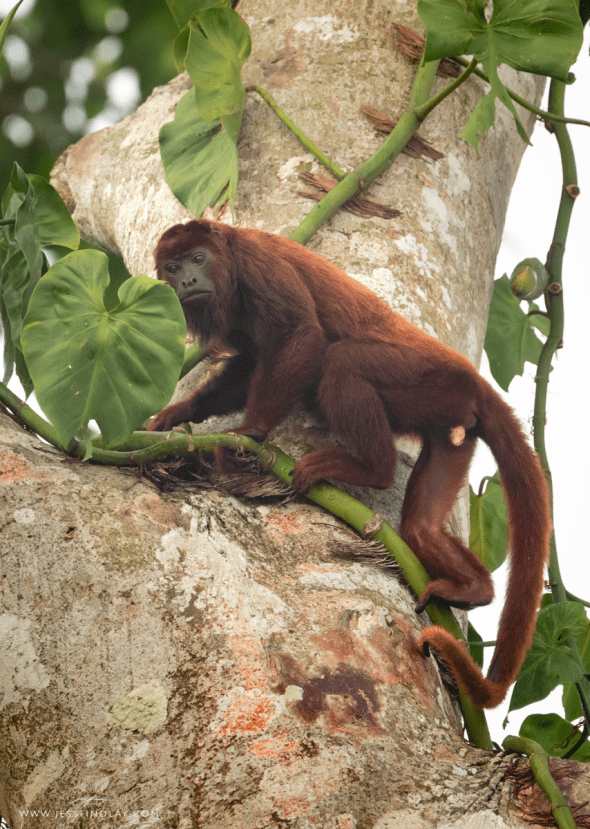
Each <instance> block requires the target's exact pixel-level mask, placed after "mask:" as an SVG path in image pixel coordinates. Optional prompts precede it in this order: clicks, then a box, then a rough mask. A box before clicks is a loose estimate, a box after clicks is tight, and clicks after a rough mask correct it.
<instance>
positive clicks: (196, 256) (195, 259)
mask: <svg viewBox="0 0 590 829" xmlns="http://www.w3.org/2000/svg"><path fill="white" fill-rule="evenodd" d="M204 261H205V254H204V253H202V252H200V253H193V255H192V256H191V262H192V263H193V265H202V264H203V262H204Z"/></svg>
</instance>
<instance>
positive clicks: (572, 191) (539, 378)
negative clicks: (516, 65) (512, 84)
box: [533, 79, 590, 728]
mask: <svg viewBox="0 0 590 829" xmlns="http://www.w3.org/2000/svg"><path fill="white" fill-rule="evenodd" d="M565 89H566V87H565V84H564V83H563V82H562V81H557V80H555V79H553V80H552V81H551V85H550V87H549V108H550V109H551V111H552V112H556V113H558V114H561V113H563V111H564V98H565ZM554 129H555V137H556V139H557V143H558V146H559V152H560V156H561V164H562V171H563V184H562V190H561V199H560V203H559V209H558V212H557V219H556V222H555V230H554V234H553V240H552V242H551V246H550V248H549V253H548V255H547V262H546V265H545V267H546V269H547V271H548V273H549V279H550V282H549V285H548V286H547V290H546V291H545V299H546V303H547V309H548V311H549V319H550V329H549V335H548V337H547V340H546V342H545V344H544V345H543V348H542V350H541V355H540V357H539V363H538V366H537V375H536V377H535V384H536V391H535V404H534V413H533V432H534V444H535V449H536V451H537V453H538V455H539V459H540V461H541V464H542V466H543V469H544V470H545V476H546V479H547V486H548V488H549V503H550V510H551V520H552V522H553V484H552V478H551V471H550V468H549V461H548V457H547V450H546V446H545V424H546V422H547V420H546V417H547V392H548V386H549V374H550V371H551V363H552V361H553V357H554V355H555V353H556V351H557V349H558V348H560V347H561V345H562V343H563V331H564V305H563V286H562V266H563V256H564V253H565V243H566V239H567V234H568V230H569V225H570V219H571V215H572V211H573V208H574V202H575V199H576V196H577V195H578V192H579V189H578V181H577V171H576V161H575V156H574V151H573V147H572V143H571V140H570V137H569V134H568V131H567V127H566V125H565V124H564V123H561V122H556V123H555V126H554ZM549 582H550V585H551V593H552V596H553V601H554V602H564V601H567V598H568V595H567V592H566V589H565V586H564V584H563V580H562V577H561V572H560V569H559V560H558V556H557V545H556V540H555V532H553V533H552V534H551V539H550V545H549ZM567 644H568V647H569V648H570V649H571V653H572V657H573V658H574V659H575V660H576V661H577V663H578V665H579V666H580V669H581V672H582V676H583V678H582V680H581V681H580V682H579V683H577V684H576V687H577V690H578V695H579V698H580V704H581V706H582V710H583V712H584V718H585V722H586V727H587V728H590V684H589V682H588V679H586V678H585V677H584V674H585V668H584V664H583V661H582V659H581V657H580V654H579V651H578V648H577V645H576V641H575V639H574V637H573V636H570V637H568V640H567Z"/></svg>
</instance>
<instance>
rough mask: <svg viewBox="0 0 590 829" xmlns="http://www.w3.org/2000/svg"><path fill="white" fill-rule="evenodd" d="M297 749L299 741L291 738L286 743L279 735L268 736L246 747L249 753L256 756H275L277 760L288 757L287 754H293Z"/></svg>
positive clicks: (283, 759)
mask: <svg viewBox="0 0 590 829" xmlns="http://www.w3.org/2000/svg"><path fill="white" fill-rule="evenodd" d="M298 750H299V743H298V742H297V740H291V742H290V743H286V742H285V741H284V740H283V739H282V738H280V737H269V738H268V739H266V740H257V742H255V743H254V744H253V745H251V746H250V748H249V749H248V751H249V753H250V754H254V755H255V756H256V757H275V758H276V759H277V760H278V761H279V762H281V761H283V762H284V761H285V760H286V759H288V755H291V754H294V753H295V752H297V751H298Z"/></svg>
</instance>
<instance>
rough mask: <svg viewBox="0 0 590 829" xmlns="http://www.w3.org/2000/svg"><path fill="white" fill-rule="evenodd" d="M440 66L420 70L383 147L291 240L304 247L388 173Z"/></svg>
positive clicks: (412, 130) (313, 211)
mask: <svg viewBox="0 0 590 829" xmlns="http://www.w3.org/2000/svg"><path fill="white" fill-rule="evenodd" d="M438 64H439V61H436V60H434V61H430V62H429V63H427V64H425V65H424V66H419V67H418V71H417V72H416V77H415V79H414V84H413V86H412V91H411V93H410V101H409V103H408V107H407V109H406V110H405V111H404V112H403V113H402V115H401V117H400V119H399V121H398V122H397V124H396V126H395V127H394V128H393V130H392V131H391V132H390V134H389V135H388V136H387V138H386V139H385V141H384V142H383V144H381V146H380V147H379V149H378V150H377V152H375V153H374V154H373V155H372V156H371V157H370V158H368V159H367V160H366V161H364V162H363V163H362V164H360V165H359V166H358V167H357V168H356V169H355V170H354V171H353V172H352V173H348V174H347V175H345V177H344V178H343V179H342V180H341V181H340V182H339V183H338V184H337V185H336V187H334V188H333V189H332V190H330V192H329V193H326V195H325V196H324V197H323V199H322V200H321V201H319V202H317V204H316V205H315V206H314V207H313V208H312V209H311V210H310V211H309V213H308V214H307V216H306V217H305V219H304V220H303V221H302V222H301V224H300V225H299V227H297V228H296V229H295V231H294V232H293V233H292V234H291V237H290V238H291V239H294V240H295V241H296V242H301V244H302V245H304V244H305V243H306V242H308V241H309V239H311V237H312V236H313V235H314V234H315V232H316V231H317V230H318V228H319V227H321V225H322V224H324V222H326V221H327V220H328V219H329V218H330V217H331V216H333V215H334V214H335V213H337V212H338V210H339V209H340V208H341V207H342V205H343V204H345V203H346V202H347V201H348V200H349V199H350V198H352V197H353V196H355V195H356V194H357V193H358V192H359V191H360V190H361V189H363V188H365V187H367V186H368V185H369V184H371V182H373V181H374V180H375V179H376V178H378V177H379V176H380V175H381V173H383V172H385V170H387V168H388V167H389V166H390V165H391V164H392V162H393V161H394V159H395V158H396V157H397V156H398V155H399V154H400V153H401V151H402V150H403V148H404V147H405V146H406V144H407V143H408V141H409V140H410V138H411V137H412V135H413V134H414V133H415V132H416V130H417V129H418V127H419V126H420V124H421V119H420V117H419V116H418V115H417V112H418V109H419V108H420V107H421V106H422V105H423V104H425V103H426V101H427V100H428V96H429V93H430V89H431V88H432V84H433V82H434V78H435V76H436V70H437V68H438Z"/></svg>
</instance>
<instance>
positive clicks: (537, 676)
mask: <svg viewBox="0 0 590 829" xmlns="http://www.w3.org/2000/svg"><path fill="white" fill-rule="evenodd" d="M587 628H588V619H587V618H586V614H585V613H584V608H583V606H582V605H581V604H579V603H578V602H561V603H560V604H554V605H550V606H549V607H544V608H543V609H542V610H541V612H540V613H539V617H538V619H537V627H536V630H535V635H534V636H533V643H532V645H531V649H530V651H529V652H528V654H527V655H526V659H525V661H524V664H523V666H522V668H521V669H520V673H519V675H518V680H517V682H516V685H515V686H514V691H513V692H512V697H511V699H510V708H509V711H515V710H516V709H517V708H523V707H524V706H525V705H530V704H531V703H532V702H538V700H541V699H545V697H546V696H547V695H548V694H550V693H551V691H552V690H553V689H554V688H556V687H557V686H558V685H563V684H564V683H567V682H579V681H580V680H581V678H582V671H581V669H580V666H579V665H578V663H577V662H576V660H575V659H574V658H573V657H572V655H571V652H570V649H569V648H568V646H567V645H566V639H567V637H568V636H569V635H570V634H571V635H572V636H579V635H580V634H583V633H584V631H585V630H587Z"/></svg>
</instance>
